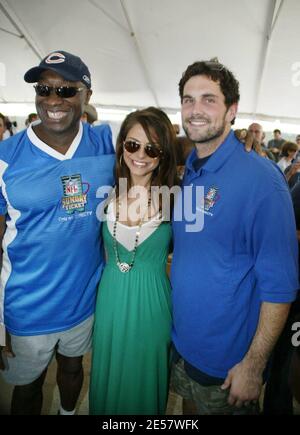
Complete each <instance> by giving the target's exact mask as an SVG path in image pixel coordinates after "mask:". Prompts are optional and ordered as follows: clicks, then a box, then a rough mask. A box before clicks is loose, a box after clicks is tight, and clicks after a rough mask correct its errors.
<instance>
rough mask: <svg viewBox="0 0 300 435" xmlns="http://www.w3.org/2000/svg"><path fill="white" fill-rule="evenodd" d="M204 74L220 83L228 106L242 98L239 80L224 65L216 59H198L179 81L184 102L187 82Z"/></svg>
mask: <svg viewBox="0 0 300 435" xmlns="http://www.w3.org/2000/svg"><path fill="white" fill-rule="evenodd" d="M197 75H203V76H207V77H208V78H209V79H211V80H213V81H214V82H217V83H219V84H220V88H221V91H222V93H223V95H224V97H225V105H226V107H227V108H228V107H230V106H231V105H232V104H234V103H238V102H239V100H240V93H239V82H238V81H237V80H236V78H235V77H234V75H233V73H232V72H231V71H229V69H227V68H226V67H225V66H224V65H222V64H221V63H219V62H216V61H204V60H202V61H198V62H194V63H193V64H191V65H189V66H188V67H187V69H186V71H185V72H184V73H183V75H182V77H181V80H180V82H179V95H180V99H181V102H182V98H183V89H184V86H185V84H186V82H187V81H188V80H189V79H190V78H191V77H194V76H197Z"/></svg>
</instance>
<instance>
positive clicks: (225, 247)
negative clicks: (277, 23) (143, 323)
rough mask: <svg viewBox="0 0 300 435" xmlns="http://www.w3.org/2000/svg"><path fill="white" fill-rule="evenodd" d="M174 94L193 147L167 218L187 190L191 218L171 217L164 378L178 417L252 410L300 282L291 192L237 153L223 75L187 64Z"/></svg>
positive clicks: (234, 86) (233, 103)
mask: <svg viewBox="0 0 300 435" xmlns="http://www.w3.org/2000/svg"><path fill="white" fill-rule="evenodd" d="M179 93H180V99H181V105H182V109H181V112H182V125H183V128H184V130H185V132H186V134H187V136H188V137H189V139H190V140H192V141H193V142H194V144H195V149H194V150H193V151H192V153H191V154H190V156H189V157H188V159H187V162H186V171H185V175H184V178H183V188H182V192H181V194H180V195H178V197H177V198H176V201H175V206H174V216H177V214H178V213H179V212H180V206H181V204H184V203H185V200H186V199H187V198H191V196H192V199H193V208H192V210H193V212H194V215H193V217H190V219H189V220H188V219H187V218H183V219H182V220H179V219H177V220H173V222H172V226H173V243H174V251H173V261H172V267H171V284H172V306H173V329H172V340H173V343H174V358H173V373H172V383H171V384H172V386H173V389H174V390H175V392H177V393H178V394H180V395H181V396H182V397H183V399H184V402H183V403H184V413H198V414H253V413H257V412H258V406H257V401H258V399H259V397H260V393H261V389H262V384H263V379H264V371H265V368H266V365H267V363H268V360H269V357H270V354H271V352H272V349H273V347H274V345H275V343H276V340H277V339H278V337H279V335H280V333H281V331H282V329H283V326H284V324H285V321H286V319H287V316H288V312H289V308H290V304H291V302H292V301H293V300H294V299H295V297H296V293H297V289H298V285H299V284H298V268H297V266H298V264H297V263H298V257H297V255H298V252H297V240H296V228H295V222H294V216H293V209H292V203H291V198H290V193H289V190H288V187H287V185H286V181H285V179H284V176H283V174H282V172H281V171H280V170H279V168H277V167H276V166H275V165H272V164H270V162H268V161H267V160H266V159H263V158H261V157H260V156H257V154H255V153H253V152H250V153H245V152H244V148H243V146H242V145H241V143H240V141H239V140H238V139H237V138H236V137H235V136H234V132H233V131H232V130H231V125H232V123H234V119H235V117H236V113H237V107H238V102H239V97H240V95H239V84H238V82H237V80H236V79H235V77H234V75H233V74H232V73H231V71H229V70H228V69H227V68H226V67H225V66H224V65H222V64H220V63H219V62H217V61H200V62H195V63H194V64H192V65H190V66H189V67H188V68H187V70H186V71H185V72H184V74H183V76H182V78H181V80H180V82H179ZM185 186H187V188H186V189H185ZM262 186H263V188H262ZM202 187H204V198H202V199H199V198H198V196H197V188H198V189H199V188H201V189H202ZM191 191H192V193H191ZM201 216H202V218H203V219H204V225H203V227H202V228H201V231H200V230H199V229H198V228H197V229H196V228H193V224H194V223H195V222H197V218H199V219H200V217H201ZM274 216H276V220H274ZM278 221H279V222H280V225H281V226H280V231H278ZM187 224H188V225H189V226H188V227H187ZM182 271H184V273H182Z"/></svg>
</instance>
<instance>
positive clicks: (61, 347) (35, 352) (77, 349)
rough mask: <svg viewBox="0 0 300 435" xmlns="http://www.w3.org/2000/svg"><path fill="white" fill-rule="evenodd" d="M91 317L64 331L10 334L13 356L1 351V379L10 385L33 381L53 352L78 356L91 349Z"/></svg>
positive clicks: (38, 375) (92, 318) (49, 360)
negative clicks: (9, 356) (10, 356)
mask: <svg viewBox="0 0 300 435" xmlns="http://www.w3.org/2000/svg"><path fill="white" fill-rule="evenodd" d="M93 324H94V316H90V317H88V318H87V319H86V320H84V321H83V322H82V323H80V324H79V325H77V326H74V328H71V329H68V330H66V331H61V332H56V333H53V334H46V335H32V336H17V335H11V344H12V350H13V352H14V354H15V357H14V358H8V357H6V355H4V354H2V357H3V360H4V364H5V370H0V373H1V374H2V376H3V378H4V380H5V381H6V382H8V383H9V384H13V385H27V384H30V383H31V382H33V381H35V380H36V379H37V378H39V377H40V375H41V374H42V373H43V371H44V370H45V368H46V367H48V365H49V364H50V362H51V360H52V358H53V356H54V355H55V353H56V351H57V352H58V353H60V354H61V355H64V356H67V357H77V356H82V355H84V354H85V353H86V352H88V351H89V350H91V344H92V332H93Z"/></svg>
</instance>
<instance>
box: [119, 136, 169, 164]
mask: <svg viewBox="0 0 300 435" xmlns="http://www.w3.org/2000/svg"><path fill="white" fill-rule="evenodd" d="M123 146H124V148H125V150H126V151H127V152H128V153H130V154H133V153H136V152H137V151H138V150H139V149H140V148H141V146H142V144H140V143H139V142H137V141H136V140H133V139H128V140H125V141H124V142H123ZM143 146H144V150H145V153H146V154H147V156H148V157H151V159H157V157H161V155H162V150H161V149H160V148H159V146H158V145H156V144H152V143H147V144H146V145H143Z"/></svg>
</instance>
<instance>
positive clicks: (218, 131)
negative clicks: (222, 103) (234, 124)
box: [183, 116, 226, 143]
mask: <svg viewBox="0 0 300 435" xmlns="http://www.w3.org/2000/svg"><path fill="white" fill-rule="evenodd" d="M187 125H188V124H187V123H186V122H185V123H183V130H184V131H185V134H186V136H187V137H188V138H189V139H190V140H191V141H192V142H194V143H206V142H213V141H214V140H215V139H218V138H219V137H220V136H222V135H223V133H224V131H225V128H226V124H225V116H224V118H223V120H222V124H221V125H220V126H219V127H218V126H217V127H212V126H208V128H207V129H206V131H204V132H203V133H197V132H195V133H193V132H191V131H189V128H188V126H187Z"/></svg>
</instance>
